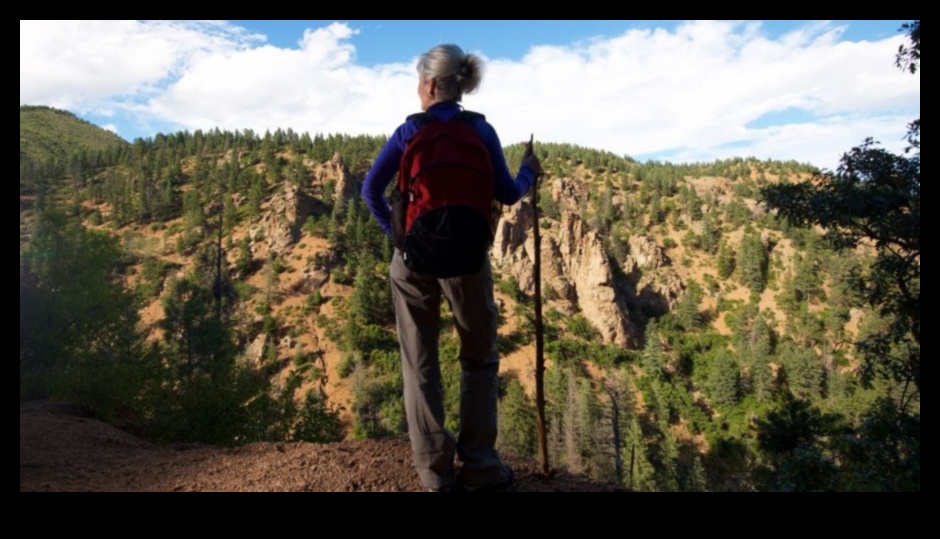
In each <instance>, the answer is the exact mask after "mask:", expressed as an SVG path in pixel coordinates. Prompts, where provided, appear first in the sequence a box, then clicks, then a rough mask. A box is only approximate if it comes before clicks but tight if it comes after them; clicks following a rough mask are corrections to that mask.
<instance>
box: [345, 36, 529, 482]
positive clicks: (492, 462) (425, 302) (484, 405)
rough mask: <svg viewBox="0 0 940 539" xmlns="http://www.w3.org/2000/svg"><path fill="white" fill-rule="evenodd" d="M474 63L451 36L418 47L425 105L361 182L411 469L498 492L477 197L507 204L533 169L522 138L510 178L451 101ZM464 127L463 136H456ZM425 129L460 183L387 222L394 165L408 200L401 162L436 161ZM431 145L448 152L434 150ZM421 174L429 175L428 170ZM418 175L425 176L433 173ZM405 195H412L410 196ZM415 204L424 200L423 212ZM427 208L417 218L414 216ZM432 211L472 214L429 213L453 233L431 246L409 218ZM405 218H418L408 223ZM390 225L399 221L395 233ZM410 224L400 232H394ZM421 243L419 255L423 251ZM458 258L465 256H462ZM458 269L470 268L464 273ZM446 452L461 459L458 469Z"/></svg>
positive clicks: (489, 140)
mask: <svg viewBox="0 0 940 539" xmlns="http://www.w3.org/2000/svg"><path fill="white" fill-rule="evenodd" d="M482 68H483V64H482V60H481V59H480V58H479V57H477V56H476V55H473V54H464V52H463V51H462V50H461V49H460V47H458V46H456V45H453V44H445V45H439V46H436V47H434V48H432V49H431V50H429V51H428V52H426V53H424V54H422V55H421V57H420V58H419V60H418V64H417V70H418V97H419V98H420V101H421V110H422V111H424V113H419V114H415V115H412V116H409V117H408V119H407V120H406V121H405V123H403V124H402V125H400V126H399V127H398V129H396V130H395V133H394V134H393V135H392V136H391V138H390V139H389V140H388V142H387V143H386V145H385V147H384V148H383V149H382V151H381V152H380V153H379V156H378V158H377V159H376V161H375V163H374V164H373V165H372V168H371V169H370V170H369V173H368V174H367V175H366V179H365V182H364V183H363V186H362V197H363V199H364V200H365V202H366V205H367V206H368V207H369V210H370V211H371V212H372V215H373V216H374V217H375V219H376V221H377V222H378V224H379V226H381V227H382V230H383V231H385V233H386V234H387V235H389V236H390V237H392V238H393V243H394V244H395V246H396V248H395V250H394V255H393V257H392V263H391V269H390V277H391V286H392V301H393V303H394V307H395V319H396V323H397V327H398V340H399V342H400V345H401V359H402V377H403V379H404V390H405V394H404V399H405V401H404V405H405V413H406V416H407V420H408V434H409V437H410V439H411V446H412V450H413V453H414V465H415V469H416V470H417V472H418V475H419V477H420V478H421V481H422V483H423V484H424V486H425V487H427V488H428V489H429V490H432V491H449V490H464V491H477V490H502V489H505V488H508V487H509V486H511V484H512V470H511V469H510V468H509V466H507V465H505V464H503V463H502V462H501V461H500V458H499V455H498V454H497V452H496V449H495V447H494V446H495V443H496V432H497V429H496V402H497V397H498V388H499V380H498V378H497V374H498V369H499V356H498V352H497V349H496V327H497V311H496V304H495V302H494V301H493V275H492V270H491V268H490V261H489V247H490V245H491V243H492V229H491V228H490V225H491V223H490V222H489V219H490V210H489V209H484V208H482V207H481V204H480V202H479V200H478V199H480V198H481V197H482V198H483V199H484V201H485V202H486V204H487V206H488V208H491V204H492V200H491V199H495V200H497V201H499V202H501V203H503V204H513V203H515V202H517V201H518V200H519V199H520V198H522V196H523V195H524V194H525V193H526V192H527V191H528V190H529V188H530V187H531V186H532V184H533V182H534V181H535V179H536V177H537V176H538V175H539V174H541V172H542V168H541V164H540V162H539V159H538V157H536V156H535V155H534V153H533V152H532V151H531V144H530V145H529V147H528V148H527V151H526V155H525V157H524V159H523V161H522V164H521V166H520V168H519V173H518V174H517V175H516V177H515V178H514V177H513V176H512V174H511V173H510V171H509V168H508V166H507V165H506V159H505V156H504V155H503V151H502V146H501V144H500V141H499V137H498V136H497V135H496V131H495V130H494V129H493V127H492V126H491V125H490V124H489V123H487V121H486V119H485V118H484V117H483V116H482V115H479V114H475V113H471V112H469V111H464V110H463V108H462V107H461V106H460V105H459V103H460V101H461V98H462V97H463V95H464V93H470V92H473V91H474V90H475V89H476V88H477V86H478V85H479V84H480V80H481V77H482ZM445 124H446V125H445ZM468 127H469V133H470V135H469V136H467V135H466V133H465V131H466V130H467V128H468ZM435 129H436V130H439V131H445V132H446V133H445V134H446V135H447V137H445V138H448V140H456V143H455V147H457V148H459V149H458V150H456V151H455V152H452V153H457V154H458V155H457V157H455V159H456V160H458V161H461V160H463V161H466V165H467V166H461V167H452V169H453V170H450V169H447V168H446V167H438V170H450V171H449V172H447V174H451V176H450V177H451V178H454V177H457V178H459V180H456V181H454V182H450V183H448V182H446V181H443V182H437V184H436V185H437V187H435V186H431V187H427V186H424V185H423V186H422V189H427V190H422V191H421V192H420V193H419V198H421V196H423V197H424V199H423V200H421V201H419V202H414V201H413V200H409V199H408V198H399V200H402V201H407V203H408V204H410V206H409V207H408V209H407V210H403V211H406V214H407V215H408V217H407V219H408V221H407V224H405V222H404V219H405V218H404V217H400V216H399V219H400V220H399V221H396V222H394V223H393V209H392V208H391V207H390V206H389V204H388V202H387V201H386V200H385V198H384V193H385V190H386V188H387V187H388V184H389V183H390V182H391V181H392V179H393V177H394V176H395V173H396V172H399V170H400V169H401V171H402V172H401V174H400V177H399V189H398V190H396V193H398V194H399V196H400V197H402V196H403V197H408V196H409V195H408V194H405V193H401V191H402V189H403V186H407V185H408V181H409V179H408V178H402V177H401V176H403V175H405V176H406V175H408V170H410V169H409V167H412V166H413V165H414V163H416V162H418V161H421V160H422V159H435V158H437V156H435V155H434V154H435V153H436V150H438V149H439V148H436V147H435V146H434V145H435V144H445V143H438V142H435V141H436V140H439V139H436V138H433V137H428V136H426V133H427V132H428V131H422V130H435ZM474 133H475V134H474ZM476 137H479V139H478V140H477V139H476ZM471 139H472V140H471ZM419 140H420V142H419ZM480 143H482V148H483V149H485V151H482V153H480V152H479V151H476V150H475V149H474V148H473V146H474V145H476V146H480V145H481V144H480ZM465 148H466V149H465ZM439 153H446V152H445V150H441V152H439ZM416 154H420V155H416ZM448 155H449V154H448ZM480 156H482V157H480ZM403 161H404V162H403ZM469 169H474V170H477V171H478V173H477V174H476V175H475V176H474V174H475V173H473V172H466V171H465V170H469ZM437 173H438V174H441V172H437ZM429 174H430V175H431V176H433V174H434V172H433V171H432V172H429ZM464 176H466V177H464ZM424 181H427V182H429V183H432V182H433V179H428V180H424ZM468 182H476V183H468ZM467 185H473V186H474V187H473V188H472V189H470V190H469V191H470V192H466V191H468V190H467V189H463V191H464V192H462V193H461V194H460V195H459V196H457V195H455V196H457V198H460V196H464V197H467V198H468V202H467V203H466V204H467V205H466V206H462V207H455V206H453V205H450V206H447V207H446V208H444V209H440V208H438V209H434V207H435V205H436V204H437V201H436V200H428V199H434V198H435V197H436V196H437V195H434V193H435V189H443V190H448V189H455V190H456V191H460V190H461V189H460V186H464V187H466V186H467ZM428 193H430V194H428ZM490 193H491V194H490ZM410 197H411V199H414V195H413V194H411V195H410ZM470 199H473V200H470ZM421 204H425V205H426V207H425V208H423V209H422V207H421V206H420V205H421ZM425 210H427V213H426V215H427V216H428V217H426V218H425V217H422V216H421V214H422V212H424V211H425ZM409 212H410V213H409ZM441 212H444V213H446V212H452V215H454V216H456V217H454V218H455V219H457V218H463V217H466V218H467V219H476V220H475V221H472V222H471V221H466V222H464V221H455V223H457V224H456V225H455V224H454V223H449V225H448V226H444V227H442V226H440V221H434V223H433V225H431V226H432V227H436V230H443V229H447V230H450V231H453V232H454V233H455V234H456V235H457V236H460V235H461V233H462V234H463V236H462V237H460V238H459V239H457V240H454V239H453V238H450V237H445V238H444V239H443V240H442V241H441V242H439V243H435V241H437V240H427V241H425V239H423V238H427V237H429V236H422V235H421V234H419V233H418V232H416V231H415V230H416V229H418V228H420V227H419V226H417V224H418V223H419V222H420V221H421V220H422V219H440V218H445V219H446V218H449V217H441V215H442V213H441ZM474 215H476V217H474ZM413 217H415V218H417V219H418V221H415V226H414V227H412V228H411V229H409V228H408V227H409V226H411V221H412V218H413ZM483 218H485V222H486V227H485V229H480V228H479V227H477V226H476V222H477V221H479V220H480V219H483ZM396 227H399V228H400V227H405V229H404V230H403V231H398V233H397V234H393V228H396ZM425 228H427V227H425ZM409 230H410V233H408V234H406V235H405V236H402V233H403V232H409ZM468 230H472V232H468ZM468 234H472V237H470V236H468ZM403 238H404V239H403ZM465 244H466V245H465ZM470 244H473V245H482V246H483V249H482V251H480V253H479V254H477V253H476V250H475V249H474V248H473V247H472V246H471V245H470ZM455 245H456V247H455ZM462 246H465V247H466V248H461V247H462ZM422 250H423V251H424V252H425V253H424V254H425V255H427V256H422V255H421V251H422ZM409 254H410V255H411V256H410V258H409ZM467 257H469V260H465V259H467ZM476 259H478V260H476ZM416 268H417V269H416ZM467 268H469V269H467ZM466 271H470V273H466V274H463V273H464V272H466ZM442 294H443V296H444V297H445V298H447V301H448V302H449V303H450V307H451V311H452V312H453V314H454V321H455V324H456V326H457V332H458V334H459V336H460V343H461V346H460V366H461V369H462V375H461V384H460V432H459V433H458V435H457V438H456V440H455V438H454V436H453V435H452V434H451V433H450V432H448V431H447V430H446V429H445V428H444V395H443V386H442V383H441V369H440V364H439V356H438V337H439V334H440V316H441V315H440V308H441V296H442ZM455 451H456V454H457V458H458V459H459V460H460V462H461V466H460V469H459V472H458V474H457V475H456V477H455V475H454V452H455Z"/></svg>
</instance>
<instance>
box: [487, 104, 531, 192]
mask: <svg viewBox="0 0 940 539" xmlns="http://www.w3.org/2000/svg"><path fill="white" fill-rule="evenodd" d="M476 128H477V132H478V133H479V134H480V137H481V138H482V139H483V144H484V145H486V149H487V151H489V153H490V161H491V162H492V165H493V175H494V176H495V179H496V191H495V193H494V196H495V197H496V200H498V201H500V202H502V203H503V204H515V203H516V202H518V201H519V199H521V198H522V197H523V195H525V194H526V193H527V192H529V189H530V188H531V187H532V182H533V181H535V176H536V173H537V171H536V170H533V168H532V166H531V165H530V164H529V163H527V162H526V161H523V163H522V165H521V166H520V167H519V174H517V175H516V177H515V178H513V177H512V173H511V172H509V165H507V164H506V156H505V155H503V146H502V144H500V142H499V135H497V134H496V130H495V129H493V126H491V125H490V124H489V122H487V121H485V120H480V122H479V124H477V126H476ZM536 159H537V158H536Z"/></svg>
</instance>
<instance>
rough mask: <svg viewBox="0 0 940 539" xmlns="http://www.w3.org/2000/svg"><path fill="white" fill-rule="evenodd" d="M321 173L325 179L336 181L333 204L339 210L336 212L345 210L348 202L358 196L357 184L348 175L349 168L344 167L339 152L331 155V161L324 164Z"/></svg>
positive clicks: (344, 164) (350, 175)
mask: <svg viewBox="0 0 940 539" xmlns="http://www.w3.org/2000/svg"><path fill="white" fill-rule="evenodd" d="M323 173H324V174H325V177H331V178H335V179H336V191H335V193H334V195H333V196H334V199H333V203H334V206H335V207H338V208H340V210H338V211H341V210H342V208H345V207H346V204H347V203H348V202H349V201H350V200H352V199H353V198H356V197H358V196H359V183H358V182H357V181H356V180H355V179H354V178H353V177H352V174H350V173H349V168H348V167H346V163H345V162H343V156H341V155H340V154H339V152H337V153H336V154H334V155H333V159H331V160H330V161H328V162H327V163H324V165H323Z"/></svg>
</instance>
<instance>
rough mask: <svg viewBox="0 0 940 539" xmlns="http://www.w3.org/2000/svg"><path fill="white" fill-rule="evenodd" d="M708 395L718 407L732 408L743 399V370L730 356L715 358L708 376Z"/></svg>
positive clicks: (724, 355)
mask: <svg viewBox="0 0 940 539" xmlns="http://www.w3.org/2000/svg"><path fill="white" fill-rule="evenodd" d="M708 395H709V397H711V400H712V402H714V403H715V404H716V405H718V406H723V407H724V406H732V405H734V404H736V403H737V402H738V400H739V399H740V398H741V368H740V366H738V362H737V361H735V360H734V358H732V357H731V356H730V355H728V354H722V355H719V356H718V357H716V358H715V360H714V361H712V364H711V372H710V373H709V375H708Z"/></svg>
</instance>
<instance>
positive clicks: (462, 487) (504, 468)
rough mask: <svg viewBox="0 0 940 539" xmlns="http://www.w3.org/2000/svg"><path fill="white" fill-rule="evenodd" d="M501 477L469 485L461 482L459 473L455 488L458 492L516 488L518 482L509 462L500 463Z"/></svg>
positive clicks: (505, 490) (510, 489)
mask: <svg viewBox="0 0 940 539" xmlns="http://www.w3.org/2000/svg"><path fill="white" fill-rule="evenodd" d="M499 468H500V478H499V479H498V480H497V481H495V482H493V483H487V484H485V485H467V484H465V483H462V482H460V476H459V474H458V477H457V483H455V484H454V487H455V488H454V490H456V491H457V492H512V491H513V490H515V487H516V482H515V480H514V479H513V476H512V468H510V467H509V465H508V464H500V465H499Z"/></svg>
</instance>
